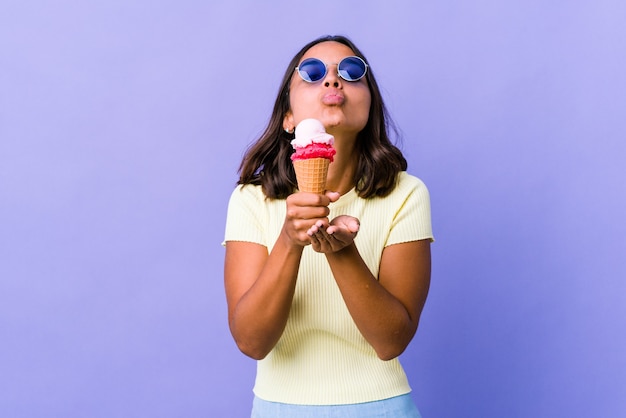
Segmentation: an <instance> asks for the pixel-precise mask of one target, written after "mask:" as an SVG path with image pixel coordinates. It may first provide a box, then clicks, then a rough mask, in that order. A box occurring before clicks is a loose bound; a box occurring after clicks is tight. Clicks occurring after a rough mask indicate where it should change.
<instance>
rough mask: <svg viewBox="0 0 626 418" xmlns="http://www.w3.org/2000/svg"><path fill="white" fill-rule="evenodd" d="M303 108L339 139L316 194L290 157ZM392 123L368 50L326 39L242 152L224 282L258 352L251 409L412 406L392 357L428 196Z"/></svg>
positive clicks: (310, 412)
mask: <svg viewBox="0 0 626 418" xmlns="http://www.w3.org/2000/svg"><path fill="white" fill-rule="evenodd" d="M307 118H314V119H318V120H319V121H321V122H322V123H323V125H324V126H325V128H326V130H327V132H328V133H330V134H332V135H333V136H334V138H335V144H334V146H335V149H336V151H337V153H336V155H335V158H334V162H333V163H331V165H330V167H329V172H328V180H327V186H326V188H327V190H328V191H327V192H326V193H325V194H324V195H318V194H313V193H305V192H298V191H297V182H296V178H295V174H294V170H293V168H292V163H291V160H290V155H291V153H292V152H293V148H292V146H291V143H290V142H291V140H292V139H293V132H294V128H295V126H297V124H298V123H299V122H300V121H301V120H303V119H307ZM388 125H389V119H388V116H387V112H386V110H385V106H384V103H383V100H382V97H381V94H380V91H379V89H378V85H377V83H376V80H375V79H374V76H373V73H372V69H371V68H370V67H369V65H368V64H367V60H366V59H365V57H364V56H363V54H362V53H361V52H360V51H359V50H358V48H357V47H356V46H355V45H354V44H353V43H352V42H351V41H350V40H349V39H347V38H346V37H342V36H327V37H322V38H319V39H316V40H314V41H312V42H310V43H309V44H307V45H305V46H304V47H303V48H302V49H301V50H300V51H299V52H298V53H297V54H296V55H295V56H294V58H293V59H292V61H291V63H290V64H289V66H288V68H287V71H286V73H285V76H284V78H283V81H282V84H281V87H280V91H279V94H278V97H277V99H276V102H275V106H274V110H273V113H272V117H271V119H270V121H269V124H268V126H267V128H266V130H265V132H264V133H263V135H262V136H261V137H260V138H259V139H258V140H257V141H256V142H255V143H254V144H253V145H252V146H251V147H250V148H249V149H248V151H247V153H246V154H245V156H244V158H243V161H242V163H241V167H240V179H239V186H238V187H237V188H236V189H235V190H234V192H233V194H232V196H231V199H230V203H229V208H228V216H227V222H226V236H225V244H224V245H225V247H226V254H225V267H224V280H225V290H226V297H227V302H228V318H229V326H230V330H231V333H232V335H233V338H234V339H235V341H236V343H237V345H238V347H239V348H240V350H241V351H242V352H243V353H244V354H246V355H248V356H250V357H252V358H254V359H257V360H258V362H257V378H256V383H255V387H254V393H255V398H254V406H253V411H252V417H259V418H260V417H272V418H276V417H298V418H303V417H308V416H328V417H334V416H337V417H345V416H355V417H360V418H364V417H370V416H372V417H374V416H376V417H378V416H393V417H419V416H420V415H419V412H418V410H417V408H416V406H415V405H414V404H413V402H412V400H411V397H410V395H409V393H410V390H411V389H410V387H409V384H408V381H407V378H406V375H405V373H404V370H403V368H402V366H401V365H400V363H399V361H398V358H397V357H398V356H399V355H400V354H401V353H402V352H403V351H404V350H405V348H406V347H407V345H408V344H409V342H410V341H411V339H412V338H413V336H414V335H415V332H416V330H417V326H418V323H419V318H420V314H421V311H422V308H423V306H424V303H425V301H426V297H427V294H428V288H429V283H430V243H431V241H432V238H433V235H432V231H431V222H430V202H429V195H428V190H427V189H426V187H425V185H424V184H423V183H422V182H421V181H420V180H419V179H418V178H416V177H414V176H412V175H409V174H408V173H407V172H406V168H407V163H406V160H405V158H404V157H403V155H402V153H401V152H400V151H399V149H398V148H397V147H396V146H394V145H393V144H392V143H391V141H390V139H389V135H388V132H387V130H388ZM385 413H386V414H388V415H381V414H385ZM351 414H352V415H351Z"/></svg>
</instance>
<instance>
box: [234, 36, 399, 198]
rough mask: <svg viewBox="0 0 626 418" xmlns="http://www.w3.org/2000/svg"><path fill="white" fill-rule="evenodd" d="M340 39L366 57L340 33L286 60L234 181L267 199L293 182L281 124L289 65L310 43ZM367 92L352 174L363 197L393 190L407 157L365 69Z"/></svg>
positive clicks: (290, 187)
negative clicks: (267, 114) (267, 113)
mask: <svg viewBox="0 0 626 418" xmlns="http://www.w3.org/2000/svg"><path fill="white" fill-rule="evenodd" d="M328 41H333V42H339V43H341V44H344V45H346V46H347V47H349V48H350V49H352V51H354V54H355V55H357V56H359V57H361V58H363V60H364V61H365V62H367V59H366V58H365V56H364V55H363V54H362V53H361V51H359V49H358V48H357V47H356V46H355V45H354V44H353V43H352V41H350V40H349V39H348V38H346V37H345V36H323V37H320V38H318V39H316V40H314V41H311V42H309V43H308V44H307V45H305V46H304V47H303V48H302V49H301V50H300V51H299V52H298V53H297V54H296V55H295V56H294V57H293V59H292V60H291V62H290V63H289V66H288V67H287V70H286V71H285V75H284V77H283V80H282V82H281V85H280V89H279V92H278V97H277V98H276V102H275V103H274V110H273V111H272V116H271V118H270V121H269V123H268V126H267V127H266V128H265V131H264V132H263V134H262V135H261V137H260V138H259V139H258V140H257V141H256V142H254V143H253V144H252V145H251V146H250V147H249V148H248V149H247V151H246V153H245V155H244V157H243V160H242V162H241V165H240V166H239V174H240V177H239V181H238V182H237V183H238V184H255V185H261V186H262V188H263V192H264V193H265V195H266V196H267V197H268V198H271V199H285V198H286V197H287V196H289V195H290V194H291V193H293V192H294V191H295V189H296V187H297V182H296V175H295V172H294V169H293V165H292V163H291V159H290V156H291V154H292V152H293V148H292V146H291V140H292V139H293V134H288V133H287V132H285V131H284V129H283V118H284V116H285V114H286V113H287V112H288V111H289V86H290V83H291V77H293V73H294V69H295V67H296V66H297V65H298V63H299V62H300V59H301V58H302V56H303V55H304V54H305V53H306V51H308V50H309V49H310V48H311V47H313V46H314V45H317V44H319V43H322V42H328ZM365 77H366V79H367V83H368V86H369V90H370V95H371V106H370V111H369V118H368V122H367V125H366V126H365V128H363V130H362V131H361V132H359V134H358V137H357V141H356V149H355V151H356V152H357V153H359V161H358V164H357V169H356V171H355V173H354V185H355V189H356V192H357V193H358V195H359V196H360V197H362V198H369V197H374V196H386V195H388V194H389V193H391V191H392V190H393V189H394V187H395V184H396V177H397V174H398V172H400V171H405V170H406V168H407V162H406V159H405V158H404V156H403V155H402V152H401V151H400V150H399V149H398V147H396V146H395V145H394V144H392V143H391V141H390V139H389V135H388V130H389V129H390V130H392V131H393V132H394V133H397V131H396V129H395V127H394V125H393V122H392V121H391V119H390V117H389V115H388V112H387V109H386V107H385V104H384V103H383V99H382V95H381V94H380V90H379V89H378V84H377V83H376V79H375V78H374V74H373V73H372V71H371V67H370V68H368V71H367V74H366V75H365Z"/></svg>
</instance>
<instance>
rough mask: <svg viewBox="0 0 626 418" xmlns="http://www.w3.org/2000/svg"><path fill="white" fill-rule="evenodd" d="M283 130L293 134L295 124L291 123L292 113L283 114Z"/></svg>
mask: <svg viewBox="0 0 626 418" xmlns="http://www.w3.org/2000/svg"><path fill="white" fill-rule="evenodd" d="M283 129H284V130H285V131H287V132H293V130H294V129H296V124H295V123H294V122H293V113H291V110H290V111H288V112H287V113H285V117H284V118H283Z"/></svg>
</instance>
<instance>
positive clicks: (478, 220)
mask: <svg viewBox="0 0 626 418" xmlns="http://www.w3.org/2000/svg"><path fill="white" fill-rule="evenodd" d="M625 21H626V6H625V3H624V2H623V1H621V0H612V1H611V0H589V1H565V0H562V1H535V0H531V1H528V0H525V1H522V0H513V1H501V2H496V1H457V2H435V1H421V2H412V1H404V2H392V1H391V2H380V4H378V3H377V4H370V3H368V2H362V1H361V2H356V1H355V2H336V1H332V2H330V1H320V2H318V3H317V4H312V3H298V2H285V1H282V2H281V1H276V2H252V1H250V2H249V3H242V2H233V1H223V2H207V1H199V0H188V1H185V0H182V1H181V0H177V1H148V0H141V1H130V2H129V1H121V0H114V1H111V0H108V1H89V2H87V1H78V0H65V1H62V0H61V1H54V2H53V1H23V0H8V1H4V2H3V3H2V8H1V10H0V416H2V417H51V416H57V417H201V416H203V417H245V416H247V414H248V410H249V408H250V404H251V399H252V393H251V388H252V384H253V379H254V362H253V361H252V360H250V359H248V358H246V357H244V356H243V355H242V354H241V353H239V351H238V350H237V348H236V346H235V344H234V343H233V341H232V339H231V337H230V334H229V332H228V328H227V321H226V307H225V302H224V294H223V287H222V259H223V248H222V247H221V245H220V243H221V240H222V237H223V228H224V220H225V213H226V205H227V199H228V197H229V194H230V192H231V190H232V188H233V187H234V184H235V181H236V170H237V167H238V164H239V161H240V158H241V156H242V153H243V151H244V149H245V148H246V146H247V145H248V144H249V143H250V141H252V140H253V139H254V138H255V137H256V135H257V134H258V133H259V132H260V131H261V130H262V129H263V128H264V124H265V122H266V121H267V119H268V117H269V114H270V111H271V106H272V103H273V99H274V96H275V93H276V91H277V88H278V83H279V81H280V78H281V76H282V73H283V71H284V68H285V66H286V64H287V63H288V61H289V59H290V58H291V57H292V56H293V54H294V53H295V52H297V50H298V49H299V48H300V47H301V46H302V45H303V44H304V43H305V42H307V41H309V40H311V39H313V38H316V37H317V36H319V35H322V34H327V33H331V34H346V35H348V36H350V37H351V38H353V39H354V40H355V41H356V43H357V45H359V46H360V47H361V48H362V49H363V51H364V53H365V54H366V56H367V57H368V58H369V61H370V64H371V66H372V68H373V70H374V71H375V74H376V76H377V77H378V80H379V82H380V84H381V86H382V88H383V91H384V94H385V99H386V100H387V104H388V106H389V108H390V110H391V113H392V115H393V116H394V118H395V120H396V122H397V123H398V125H399V126H400V128H401V129H402V131H403V134H404V142H403V149H404V151H405V153H406V155H407V157H408V159H409V171H410V172H411V173H412V174H415V175H417V176H419V177H421V178H422V179H423V180H424V181H425V182H426V183H427V185H428V186H429V188H430V191H431V198H432V209H433V224H434V230H435V234H436V239H437V242H436V243H435V244H434V246H433V282H432V290H431V294H430V297H429V300H428V302H427V305H426V308H425V311H424V314H423V319H422V324H421V327H420V330H419V331H418V334H417V337H416V338H415V340H414V341H413V343H412V344H411V346H410V347H409V349H408V350H407V351H406V353H405V354H403V356H402V361H403V363H404V364H405V366H406V369H407V372H408V374H409V377H410V381H411V384H412V386H413V388H414V393H413V395H414V397H415V399H416V401H417V403H418V405H419V407H420V409H421V411H422V413H423V415H424V417H425V418H427V417H430V418H435V417H436V418H447V417H450V418H456V417H461V416H472V417H481V418H491V417H493V418H500V417H527V416H533V417H565V416H568V417H569V416H571V417H587V416H595V417H618V416H623V414H624V411H626V354H624V353H626V332H625V330H626V304H625V302H626V280H625V279H626V261H625V260H626V256H625V254H626V251H625V250H626V226H625V225H626V223H625V221H624V214H625V213H626V193H625V191H626V190H625V187H624V180H626V170H625V168H624V161H626V146H625V140H626V126H625V125H626V124H625V119H626V118H625V115H626V111H625V109H626V100H625V97H626V77H625V76H624V75H625V74H626V58H625V57H626V54H625V53H624V51H626V30H625V29H624V28H623V23H624V22H625Z"/></svg>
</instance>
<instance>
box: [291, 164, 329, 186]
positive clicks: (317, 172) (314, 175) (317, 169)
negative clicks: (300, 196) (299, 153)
mask: <svg viewBox="0 0 626 418" xmlns="http://www.w3.org/2000/svg"><path fill="white" fill-rule="evenodd" d="M329 164H330V160H329V159H328V158H309V159H306V160H295V161H294V162H293V168H294V169H295V171H296V179H297V180H298V190H300V191H301V192H309V193H317V194H323V193H324V190H326V175H327V174H328V166H329Z"/></svg>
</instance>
